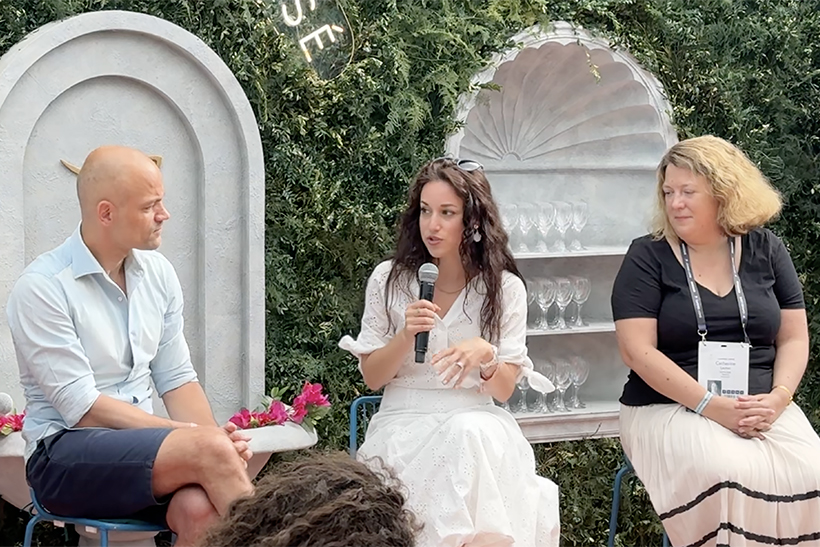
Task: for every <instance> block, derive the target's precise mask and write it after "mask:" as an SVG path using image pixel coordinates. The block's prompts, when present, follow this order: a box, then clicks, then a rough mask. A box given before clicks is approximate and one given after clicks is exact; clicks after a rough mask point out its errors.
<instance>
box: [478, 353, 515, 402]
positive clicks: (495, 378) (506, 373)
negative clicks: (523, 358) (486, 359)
mask: <svg viewBox="0 0 820 547" xmlns="http://www.w3.org/2000/svg"><path fill="white" fill-rule="evenodd" d="M518 370H519V366H518V365H511V364H509V363H499V364H498V368H496V369H495V372H494V373H493V375H492V377H491V378H490V379H489V380H486V381H485V382H484V392H485V393H489V394H490V395H492V397H493V399H495V400H496V401H500V402H502V403H503V402H504V401H506V400H507V399H509V398H510V395H512V394H513V391H515V379H516V377H517V376H518Z"/></svg>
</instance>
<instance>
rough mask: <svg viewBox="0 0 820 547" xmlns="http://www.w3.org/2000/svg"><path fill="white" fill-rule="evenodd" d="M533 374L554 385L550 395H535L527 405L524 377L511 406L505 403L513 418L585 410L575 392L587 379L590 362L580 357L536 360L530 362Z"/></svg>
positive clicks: (526, 383) (537, 393) (528, 386)
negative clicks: (570, 391)
mask: <svg viewBox="0 0 820 547" xmlns="http://www.w3.org/2000/svg"><path fill="white" fill-rule="evenodd" d="M533 366H534V368H535V370H536V372H540V373H541V374H543V375H544V376H545V377H546V378H547V379H548V380H549V381H551V382H552V383H553V384H554V385H555V389H556V390H555V391H554V392H553V393H546V394H545V393H540V392H538V391H535V390H533V391H535V393H536V397H535V400H534V401H532V402H530V401H528V400H527V395H528V393H529V391H530V385H529V381H528V380H527V378H526V376H524V377H522V379H521V380H520V381H519V382H518V385H517V386H516V392H517V393H514V394H513V396H512V397H511V398H510V400H511V401H513V402H512V403H511V404H508V403H504V404H503V405H502V406H504V407H506V408H507V409H508V410H509V411H510V412H512V413H514V414H523V413H530V412H534V413H538V414H550V413H553V412H572V411H573V410H575V409H580V408H586V405H585V404H584V403H583V402H582V401H581V399H579V398H578V392H579V391H580V389H581V386H582V385H583V384H584V382H586V381H587V378H588V377H589V362H587V360H586V359H584V358H583V357H580V356H578V355H572V356H569V357H553V358H550V359H538V360H534V361H533ZM569 388H572V396H571V397H570V398H569V400H566V394H567V392H568V390H569Z"/></svg>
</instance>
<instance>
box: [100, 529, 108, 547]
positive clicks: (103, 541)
mask: <svg viewBox="0 0 820 547" xmlns="http://www.w3.org/2000/svg"><path fill="white" fill-rule="evenodd" d="M100 547H108V530H100Z"/></svg>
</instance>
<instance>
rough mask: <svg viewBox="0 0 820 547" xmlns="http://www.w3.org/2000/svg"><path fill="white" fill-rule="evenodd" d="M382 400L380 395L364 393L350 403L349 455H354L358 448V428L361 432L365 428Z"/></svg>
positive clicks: (353, 456) (352, 456)
mask: <svg viewBox="0 0 820 547" xmlns="http://www.w3.org/2000/svg"><path fill="white" fill-rule="evenodd" d="M381 402H382V396H381V395H365V396H363V397H359V398H357V399H356V400H355V401H353V404H351V405H350V457H351V458H355V457H356V451H357V450H358V449H359V430H360V429H361V432H362V434H364V432H365V431H366V430H367V423H368V422H369V421H370V418H371V417H372V416H373V414H375V413H376V412H378V410H379V405H380V404H381Z"/></svg>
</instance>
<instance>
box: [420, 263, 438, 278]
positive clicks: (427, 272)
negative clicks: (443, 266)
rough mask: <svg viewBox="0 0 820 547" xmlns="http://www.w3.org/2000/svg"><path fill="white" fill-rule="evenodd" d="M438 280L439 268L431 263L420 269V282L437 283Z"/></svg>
mask: <svg viewBox="0 0 820 547" xmlns="http://www.w3.org/2000/svg"><path fill="white" fill-rule="evenodd" d="M436 279H438V268H437V267H436V265H435V264H433V263H431V262H425V263H424V264H422V265H421V267H420V268H419V281H420V282H424V283H435V282H436Z"/></svg>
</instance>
